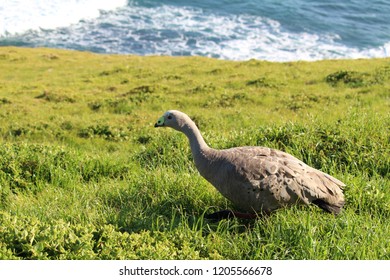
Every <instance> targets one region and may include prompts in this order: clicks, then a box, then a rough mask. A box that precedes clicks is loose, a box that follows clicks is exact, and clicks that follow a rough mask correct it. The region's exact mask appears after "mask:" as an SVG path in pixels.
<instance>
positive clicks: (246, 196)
mask: <svg viewBox="0 0 390 280" xmlns="http://www.w3.org/2000/svg"><path fill="white" fill-rule="evenodd" d="M154 126H155V127H157V128H158V127H170V128H173V129H175V130H177V131H179V132H182V133H184V134H185V135H186V136H187V138H188V139H189V144H190V147H191V152H192V156H193V159H194V162H195V166H196V168H197V169H198V171H199V173H200V174H201V175H202V176H203V177H204V178H205V179H206V180H207V181H208V182H209V183H211V184H212V185H213V186H214V187H215V188H216V189H217V190H218V191H219V192H220V193H221V194H222V195H223V196H224V197H226V198H227V199H228V200H230V201H231V202H232V203H233V205H234V206H236V207H238V208H239V209H240V210H242V211H243V212H238V211H231V210H223V211H218V212H216V213H213V214H211V215H208V216H207V217H206V218H211V219H223V218H231V217H238V218H255V217H258V216H259V215H261V214H270V213H271V212H273V211H274V210H276V209H279V208H282V207H286V206H291V205H294V204H305V205H309V204H314V205H316V206H318V207H320V208H321V209H323V210H324V211H326V212H329V213H333V214H334V215H338V214H339V213H340V211H341V209H342V207H343V205H344V194H343V187H344V186H345V184H344V183H343V182H341V181H339V180H338V179H336V178H334V177H332V176H330V175H329V174H326V173H324V172H322V171H320V170H317V169H315V168H313V167H310V166H308V165H307V164H305V163H304V162H302V161H301V160H299V159H297V158H296V157H294V156H292V155H290V154H288V153H285V152H282V151H279V150H276V149H271V148H267V147H259V146H245V147H236V148H230V149H223V150H218V149H213V148H210V147H209V146H208V145H207V144H206V142H205V140H204V139H203V137H202V135H201V133H200V131H199V129H198V127H197V126H196V124H195V123H194V122H193V121H192V120H191V118H190V117H189V116H188V115H186V114H185V113H183V112H180V111H177V110H169V111H167V112H165V113H164V115H163V116H162V117H160V118H159V119H158V120H157V122H156V124H155V125H154Z"/></svg>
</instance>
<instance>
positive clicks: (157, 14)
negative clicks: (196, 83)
mask: <svg viewBox="0 0 390 280" xmlns="http://www.w3.org/2000/svg"><path fill="white" fill-rule="evenodd" d="M389 15H390V2H389V1H388V0H371V1H369V0H344V1H340V0H328V1H321V0H220V1H217V0H216V1H209V0H192V1H188V0H158V1H157V0H156V1H153V0H139V1H131V0H130V1H125V0H109V1H104V0H31V1H22V0H2V1H1V2H0V46H26V47H50V48H61V49H74V50H83V51H92V52H96V53H110V54H111V53H112V54H136V55H170V56H207V57H214V58H219V59H226V60H248V59H261V60H268V61H297V60H307V61H313V60H322V59H340V58H350V59H354V58H375V57H389V56H390V17H389Z"/></svg>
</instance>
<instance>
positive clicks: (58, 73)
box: [0, 48, 390, 259]
mask: <svg viewBox="0 0 390 280" xmlns="http://www.w3.org/2000/svg"><path fill="white" fill-rule="evenodd" d="M389 100H390V59H378V60H347V61H320V62H313V63H309V62H294V63H270V62H263V61H255V60H251V61H246V62H229V61H220V60H215V59H207V58H198V57H192V58H180V57H175V58H172V57H134V56H114V55H112V56H107V55H96V54H90V53H83V52H70V51H60V50H50V49H20V48H0V141H1V147H0V200H1V202H0V203H1V204H0V259H9V258H26V259H45V258H49V259H123V258H127V259H131V258H135V259H149V258H153V259H199V258H206V259H390V243H389V242H390V241H389V236H390V225H389V223H388V220H389V219H390V192H389V187H390V186H389V185H390V184H389V169H390V167H389V161H390V152H389V127H390V116H389V107H390V103H389ZM167 109H179V110H182V111H185V112H187V113H188V114H189V115H190V116H192V117H193V118H194V119H195V120H196V122H197V123H198V125H199V126H200V128H201V130H202V132H203V134H204V136H205V138H206V140H207V142H208V143H209V144H210V145H212V146H213V147H218V148H225V147H232V146H241V145H263V146H269V147H274V148H278V149H282V150H285V151H287V152H290V153H292V154H294V155H296V156H297V157H299V158H302V159H303V160H304V161H305V162H307V163H309V164H310V165H313V166H315V167H316V168H320V169H321V170H323V171H325V172H329V173H331V174H332V175H334V176H336V177H337V178H339V179H340V180H342V181H344V182H345V183H346V184H347V185H348V186H347V187H346V189H345V193H346V199H347V204H346V207H345V211H344V212H343V213H342V214H341V215H340V216H339V217H337V218H335V217H333V216H331V215H328V214H324V213H322V212H321V211H320V210H318V209H317V208H315V207H293V208H290V209H282V210H280V211H277V212H276V213H275V214H273V215H271V216H270V217H268V218H267V219H260V220H257V221H254V222H251V223H250V224H245V223H243V222H242V221H237V220H233V221H222V222H220V223H217V224H216V223H210V222H208V221H207V220H204V219H203V218H202V216H203V214H204V213H205V212H211V211H214V210H216V209H223V208H225V207H232V205H230V204H229V202H227V201H226V200H225V199H224V198H223V197H222V196H221V195H220V194H218V193H217V192H216V191H215V190H214V189H213V188H212V186H210V185H209V184H208V183H207V182H206V181H205V180H203V179H202V178H201V177H200V176H199V175H198V173H197V171H196V169H195V167H194V165H193V163H192V159H191V155H190V151H189V147H188V143H187V140H186V139H185V137H184V136H183V135H180V134H179V133H177V132H175V131H173V130H163V129H159V130H155V129H154V128H153V124H154V122H155V121H156V120H157V118H158V117H159V116H160V115H161V114H162V113H163V112H164V111H165V110H167Z"/></svg>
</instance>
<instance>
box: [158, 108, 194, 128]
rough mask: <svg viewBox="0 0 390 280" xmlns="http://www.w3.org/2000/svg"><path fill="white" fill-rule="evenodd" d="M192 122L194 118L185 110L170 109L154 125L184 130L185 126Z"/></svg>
mask: <svg viewBox="0 0 390 280" xmlns="http://www.w3.org/2000/svg"><path fill="white" fill-rule="evenodd" d="M190 123H192V120H191V119H190V117H189V116H187V115H186V114H184V113H183V112H180V111H177V110H169V111H167V112H165V113H164V115H162V116H161V117H160V118H159V119H158V120H157V122H156V124H155V125H154V127H171V128H173V129H176V130H178V131H183V128H184V127H185V126H186V125H188V124H190Z"/></svg>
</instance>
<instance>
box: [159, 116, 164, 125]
mask: <svg viewBox="0 0 390 280" xmlns="http://www.w3.org/2000/svg"><path fill="white" fill-rule="evenodd" d="M164 122H165V119H164V117H160V118H159V119H158V120H157V125H163V124H164Z"/></svg>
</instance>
